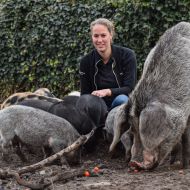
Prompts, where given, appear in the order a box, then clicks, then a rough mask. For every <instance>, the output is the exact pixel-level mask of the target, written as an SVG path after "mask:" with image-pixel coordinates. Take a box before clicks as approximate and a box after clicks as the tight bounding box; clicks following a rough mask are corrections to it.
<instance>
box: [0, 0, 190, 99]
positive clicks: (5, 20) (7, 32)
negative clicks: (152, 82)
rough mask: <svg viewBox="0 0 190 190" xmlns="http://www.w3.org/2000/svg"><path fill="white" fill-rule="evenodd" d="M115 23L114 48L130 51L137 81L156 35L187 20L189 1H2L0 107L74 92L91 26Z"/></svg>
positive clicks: (89, 48)
mask: <svg viewBox="0 0 190 190" xmlns="http://www.w3.org/2000/svg"><path fill="white" fill-rule="evenodd" d="M99 17H106V18H108V19H111V20H112V21H114V23H115V27H116V34H117V35H116V38H115V41H114V43H116V44H119V45H123V46H127V47H129V48H132V49H134V51H135V52H136V55H137V61H138V76H140V74H141V72H142V67H143V63H144V60H145V58H146V56H147V55H148V53H149V51H150V49H151V48H152V47H153V46H154V45H155V43H156V41H157V40H158V38H159V36H160V35H162V34H163V32H164V31H165V30H166V29H168V28H169V27H171V26H172V25H174V24H176V23H178V22H180V21H190V2H189V1H188V0H181V1H180V0H178V1H177V0H167V1H164V0H150V1H145V0H144V1H142V0H141V1H138V0H131V1H128V0H118V1H115V0H107V1H106V0H105V1H102V0H97V1H91V0H89V1H86V0H77V1H75V0H62V1H61V0H1V1H0V26H1V27H0V28H1V29H0V78H1V80H0V102H1V101H3V99H5V98H6V97H7V96H9V95H10V94H12V93H13V92H19V91H33V90H35V89H37V88H39V87H47V88H49V89H50V90H51V91H52V92H53V93H54V94H55V95H56V96H57V97H60V98H61V97H63V96H64V95H65V94H67V93H68V92H69V91H71V90H79V78H78V77H79V76H78V66H79V61H80V59H81V57H82V56H83V55H84V54H86V53H87V52H89V51H90V50H91V49H92V48H93V47H92V45H91V38H90V34H89V32H90V31H89V25H90V23H91V21H93V20H94V19H96V18H99Z"/></svg>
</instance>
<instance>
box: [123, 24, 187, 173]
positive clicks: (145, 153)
mask: <svg viewBox="0 0 190 190" xmlns="http://www.w3.org/2000/svg"><path fill="white" fill-rule="evenodd" d="M126 112H127V113H128V119H129V123H130V124H131V131H132V133H133V135H134V142H133V146H132V151H131V152H132V159H131V162H130V165H131V166H134V167H141V168H143V169H152V168H154V167H156V166H157V165H158V164H160V163H162V162H163V160H164V159H165V158H166V156H167V155H168V154H170V152H171V151H172V149H173V148H174V147H175V145H176V144H177V143H178V142H179V141H180V140H181V139H182V156H183V167H184V168H187V167H189V161H190V136H189V135H190V120H189V115H190V23H187V22H181V23H179V24H177V25H175V26H174V27H172V28H170V29H168V30H167V31H166V32H165V33H164V34H163V36H161V38H160V39H159V41H158V43H157V44H156V46H155V47H154V48H153V49H152V50H151V52H150V54H149V55H148V57H147V59H146V61H145V66H144V70H143V74H142V77H141V79H140V80H139V82H138V84H137V85H136V87H135V89H134V91H133V92H132V94H131V95H130V98H129V102H128V108H127V110H126Z"/></svg>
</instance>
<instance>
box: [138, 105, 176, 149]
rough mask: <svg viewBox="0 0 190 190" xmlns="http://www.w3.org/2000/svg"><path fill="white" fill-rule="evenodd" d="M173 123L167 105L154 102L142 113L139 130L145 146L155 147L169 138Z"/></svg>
mask: <svg viewBox="0 0 190 190" xmlns="http://www.w3.org/2000/svg"><path fill="white" fill-rule="evenodd" d="M172 125H173V124H172V123H171V122H169V120H168V117H167V111H166V109H165V106H164V105H163V104H161V103H152V104H150V105H149V106H147V107H146V108H145V109H144V110H143V111H142V112H141V114H140V120H139V131H140V137H141V141H142V144H143V146H144V147H145V148H148V149H154V148H155V147H157V146H159V145H160V144H161V142H162V141H163V140H164V139H166V138H167V136H168V135H169V134H170V133H171V131H172V128H173V126H172Z"/></svg>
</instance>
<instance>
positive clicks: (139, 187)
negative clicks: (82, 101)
mask: <svg viewBox="0 0 190 190" xmlns="http://www.w3.org/2000/svg"><path fill="white" fill-rule="evenodd" d="M107 152H108V144H107V143H105V142H103V141H102V142H100V143H99V145H98V148H97V151H95V152H94V153H91V154H86V155H82V159H81V164H80V165H78V166H72V167H71V169H70V170H67V169H64V168H62V167H61V166H60V165H57V164H55V163H54V164H52V165H49V166H46V167H44V168H42V169H40V170H37V171H35V172H32V173H31V172H28V173H26V174H23V175H22V179H25V180H26V181H29V182H32V183H33V184H36V183H38V182H42V179H47V178H49V179H51V177H52V176H55V175H56V174H57V173H59V172H62V173H63V174H62V176H64V173H65V172H66V171H67V172H69V173H74V172H76V171H79V170H80V169H81V168H84V170H89V171H90V172H92V171H93V168H94V167H96V166H98V167H99V168H100V170H99V172H98V173H97V174H95V173H94V172H93V173H92V174H91V176H90V177H85V176H81V175H79V177H73V178H71V179H69V180H61V181H56V182H52V185H50V186H48V187H46V188H44V189H49V190H67V189H68V190H70V189H74V190H75V189H80V190H88V189H100V190H112V189H118V190H170V189H172V190H187V189H190V170H180V164H179V162H177V163H175V164H174V165H172V166H170V165H169V163H168V162H167V161H166V162H165V163H164V165H162V166H159V167H158V168H156V169H155V170H154V171H151V172H138V173H129V172H128V167H127V164H126V163H125V161H124V155H123V154H121V155H120V156H119V157H117V158H114V159H111V158H110V156H109V155H108V153H107ZM27 158H28V159H29V161H28V162H27V163H25V164H23V163H22V162H21V161H20V160H19V158H18V157H17V155H15V154H13V153H10V154H9V157H7V159H6V161H5V160H3V159H2V157H0V168H1V169H4V170H5V169H17V168H19V167H23V166H26V165H30V164H34V163H36V162H39V161H40V160H41V159H42V155H40V156H36V155H32V154H27ZM82 171H83V170H82ZM6 189H11V190H29V189H30V188H27V187H23V186H20V185H18V183H17V182H16V180H15V179H14V178H6V179H1V180H0V190H6Z"/></svg>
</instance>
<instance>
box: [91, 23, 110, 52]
mask: <svg viewBox="0 0 190 190" xmlns="http://www.w3.org/2000/svg"><path fill="white" fill-rule="evenodd" d="M91 34H92V43H93V45H94V47H95V48H96V49H97V51H98V52H100V53H104V52H106V51H107V50H110V48H111V42H112V34H111V33H110V32H109V31H108V29H107V27H106V26H104V25H102V24H96V25H94V26H93V28H92V31H91Z"/></svg>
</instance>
